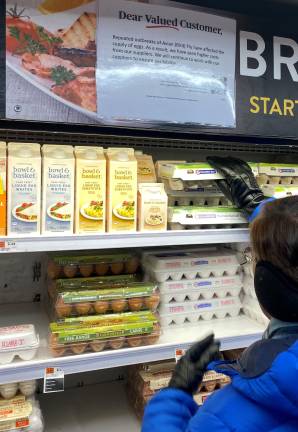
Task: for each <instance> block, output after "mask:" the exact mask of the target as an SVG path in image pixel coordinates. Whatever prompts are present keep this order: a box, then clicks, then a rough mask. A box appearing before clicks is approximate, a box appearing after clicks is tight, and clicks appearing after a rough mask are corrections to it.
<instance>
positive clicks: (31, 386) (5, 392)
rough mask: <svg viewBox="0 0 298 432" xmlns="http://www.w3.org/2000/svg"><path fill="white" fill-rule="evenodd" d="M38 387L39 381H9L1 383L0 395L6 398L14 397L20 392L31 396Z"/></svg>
mask: <svg viewBox="0 0 298 432" xmlns="http://www.w3.org/2000/svg"><path fill="white" fill-rule="evenodd" d="M36 389H37V381H36V380H32V381H23V382H20V383H9V384H1V385H0V395H1V396H2V397H3V398H4V399H12V398H13V397H15V396H16V394H17V393H18V392H19V393H21V394H22V395H24V396H26V397H31V396H33V395H34V394H35V392H36Z"/></svg>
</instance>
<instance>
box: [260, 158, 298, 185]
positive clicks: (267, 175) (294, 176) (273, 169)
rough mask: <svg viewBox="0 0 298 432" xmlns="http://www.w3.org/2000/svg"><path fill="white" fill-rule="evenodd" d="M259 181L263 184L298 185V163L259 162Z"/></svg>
mask: <svg viewBox="0 0 298 432" xmlns="http://www.w3.org/2000/svg"><path fill="white" fill-rule="evenodd" d="M258 171H259V173H258V176H257V181H258V183H259V185H260V186H262V185H267V184H269V185H279V184H281V185H298V165H297V164H270V163H259V164H258Z"/></svg>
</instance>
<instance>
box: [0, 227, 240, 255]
mask: <svg viewBox="0 0 298 432" xmlns="http://www.w3.org/2000/svg"><path fill="white" fill-rule="evenodd" d="M248 241H249V230H248V229H247V228H233V229H202V230H182V231H164V232H146V233H142V232H137V233H121V234H120V233H119V234H118V233H117V234H109V233H106V234H102V235H90V236H85V235H71V236H56V237H52V236H39V237H18V238H14V237H1V238H0V253H8V252H47V251H71V250H87V249H90V250H91V249H119V248H127V247H130V248H131V247H134V248H138V247H142V248H144V247H152V246H175V245H177V246H178V245H199V244H215V243H242V242H248Z"/></svg>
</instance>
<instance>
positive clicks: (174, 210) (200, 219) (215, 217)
mask: <svg viewBox="0 0 298 432" xmlns="http://www.w3.org/2000/svg"><path fill="white" fill-rule="evenodd" d="M168 222H169V226H170V228H171V229H178V228H179V227H181V226H182V227H183V226H192V227H193V228H195V227H196V229H197V228H198V227H200V228H201V227H204V226H205V225H209V228H210V225H211V226H213V227H217V226H221V227H222V225H228V226H231V227H233V226H235V225H242V226H243V225H245V226H247V220H246V219H245V217H244V216H243V215H242V213H241V211H240V210H238V209H236V208H234V207H223V206H218V207H195V206H185V207H169V208H168Z"/></svg>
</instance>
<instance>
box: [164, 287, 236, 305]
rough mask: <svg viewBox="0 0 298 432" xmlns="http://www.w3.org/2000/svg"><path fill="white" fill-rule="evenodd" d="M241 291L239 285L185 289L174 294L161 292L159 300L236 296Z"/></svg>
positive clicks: (165, 301) (171, 301) (208, 298)
mask: <svg viewBox="0 0 298 432" xmlns="http://www.w3.org/2000/svg"><path fill="white" fill-rule="evenodd" d="M240 292H241V286H238V287H233V288H225V287H220V288H213V289H212V288H211V289H209V288H201V289H197V290H193V291H190V290H185V291H184V292H179V294H178V293H175V294H173V293H172V294H170V293H168V294H161V297H160V299H161V302H162V303H173V304H174V302H177V303H180V302H184V301H188V300H190V301H197V300H201V299H202V300H211V299H212V298H214V297H216V298H225V297H227V296H232V297H236V296H239V294H240Z"/></svg>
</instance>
